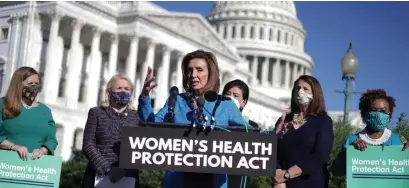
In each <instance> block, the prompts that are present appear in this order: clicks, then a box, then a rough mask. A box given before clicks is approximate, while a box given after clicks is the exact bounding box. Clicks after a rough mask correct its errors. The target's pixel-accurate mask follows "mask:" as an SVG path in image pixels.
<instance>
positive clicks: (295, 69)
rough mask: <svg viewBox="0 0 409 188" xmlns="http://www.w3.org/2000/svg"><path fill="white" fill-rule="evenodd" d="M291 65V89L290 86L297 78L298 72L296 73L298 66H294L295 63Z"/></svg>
mask: <svg viewBox="0 0 409 188" xmlns="http://www.w3.org/2000/svg"><path fill="white" fill-rule="evenodd" d="M292 64H293V69H292V71H293V73H292V76H293V79H292V80H293V81H292V83H291V87H292V86H293V85H292V84H293V83H294V82H295V81H296V80H297V78H298V74H297V73H298V71H297V68H298V65H297V64H296V63H292Z"/></svg>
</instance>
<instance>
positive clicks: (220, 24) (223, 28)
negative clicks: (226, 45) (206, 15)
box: [219, 23, 226, 38]
mask: <svg viewBox="0 0 409 188" xmlns="http://www.w3.org/2000/svg"><path fill="white" fill-rule="evenodd" d="M225 29H226V27H225V25H224V24H222V23H219V35H220V37H221V38H224V30H225Z"/></svg>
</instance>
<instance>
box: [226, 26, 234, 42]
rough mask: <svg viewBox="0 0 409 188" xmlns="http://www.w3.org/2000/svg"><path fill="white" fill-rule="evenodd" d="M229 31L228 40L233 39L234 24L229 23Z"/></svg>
mask: <svg viewBox="0 0 409 188" xmlns="http://www.w3.org/2000/svg"><path fill="white" fill-rule="evenodd" d="M226 26H227V30H226V31H227V33H226V40H231V39H232V32H233V25H232V24H227V25H226Z"/></svg>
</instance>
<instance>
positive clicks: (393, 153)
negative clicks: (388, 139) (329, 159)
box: [347, 146, 409, 188]
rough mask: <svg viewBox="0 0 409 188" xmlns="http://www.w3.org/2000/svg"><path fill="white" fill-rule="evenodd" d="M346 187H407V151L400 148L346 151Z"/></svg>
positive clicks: (408, 168)
mask: <svg viewBox="0 0 409 188" xmlns="http://www.w3.org/2000/svg"><path fill="white" fill-rule="evenodd" d="M347 187H348V188H355V187H356V188H358V187H371V188H385V187H393V188H407V187H409V150H405V151H402V146H384V147H382V146H368V148H367V149H365V151H359V150H357V149H355V148H354V147H353V146H349V147H348V149H347Z"/></svg>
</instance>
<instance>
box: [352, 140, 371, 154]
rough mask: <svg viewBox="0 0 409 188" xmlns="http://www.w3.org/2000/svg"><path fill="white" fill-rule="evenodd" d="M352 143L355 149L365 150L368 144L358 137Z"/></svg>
mask: <svg viewBox="0 0 409 188" xmlns="http://www.w3.org/2000/svg"><path fill="white" fill-rule="evenodd" d="M352 145H354V147H355V149H359V150H361V151H365V149H366V148H367V145H368V144H366V142H365V141H363V140H362V139H360V138H358V139H357V140H355V142H353V143H352Z"/></svg>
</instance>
